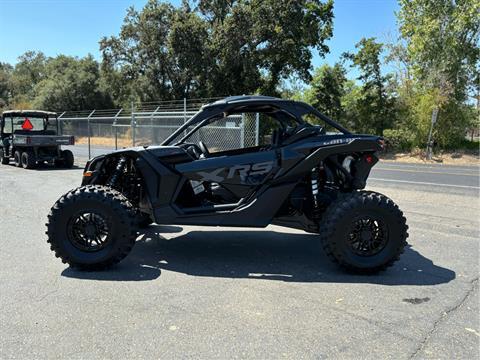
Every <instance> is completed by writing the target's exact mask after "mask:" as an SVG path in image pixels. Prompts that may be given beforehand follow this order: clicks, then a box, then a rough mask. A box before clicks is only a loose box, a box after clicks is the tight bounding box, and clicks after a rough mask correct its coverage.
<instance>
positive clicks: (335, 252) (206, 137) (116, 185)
mask: <svg viewBox="0 0 480 360" xmlns="http://www.w3.org/2000/svg"><path fill="white" fill-rule="evenodd" d="M239 114H244V115H247V114H250V115H254V116H255V117H256V114H259V115H258V117H256V118H257V119H259V124H258V126H254V128H256V129H257V130H258V129H259V130H260V135H259V136H258V138H257V139H258V142H257V141H256V142H255V143H254V144H252V143H248V144H247V146H245V143H244V142H243V143H242V142H235V141H236V140H238V139H239V138H243V137H245V138H247V134H244V135H245V136H240V135H239V134H240V133H235V132H234V130H235V129H234V128H235V127H234V126H232V123H233V122H234V121H235V118H237V119H238V118H239V117H240V116H239ZM246 117H247V116H245V118H246ZM240 118H242V117H240ZM251 118H252V117H251V116H250V119H251ZM307 120H308V121H307ZM310 121H311V122H313V123H316V124H319V123H321V125H312V124H311V123H310ZM245 122H246V120H245ZM245 122H244V123H245ZM243 125H244V124H241V125H240V127H239V128H240V129H245V127H244V126H243ZM254 125H257V124H254ZM220 130H222V133H221V135H220V136H219V133H218V131H220ZM218 139H220V140H221V141H222V142H223V144H224V145H226V146H224V148H223V149H222V148H221V146H220V143H219V142H218ZM383 147H384V141H383V139H382V138H381V137H378V136H374V135H358V134H352V133H351V132H349V131H348V130H347V129H345V128H343V127H342V126H341V125H339V124H337V123H336V122H334V121H333V120H331V119H329V118H328V117H326V116H325V115H323V114H321V113H320V112H318V111H317V110H316V109H314V108H313V107H311V106H310V105H307V104H305V103H302V102H296V101H290V100H282V99H277V98H272V97H265V96H236V97H230V98H226V99H223V100H219V101H216V102H214V103H211V104H207V105H204V106H203V107H202V108H201V110H200V111H199V112H198V113H197V114H196V115H194V116H193V117H192V118H191V119H190V120H188V121H187V122H186V123H185V124H184V125H182V126H181V127H180V128H179V129H178V130H177V131H175V132H174V133H173V134H172V135H171V136H170V137H168V138H167V139H166V140H165V141H164V142H163V144H162V146H145V147H137V148H130V149H123V150H119V151H115V152H113V153H110V154H107V155H101V156H97V157H95V158H93V159H91V160H90V161H88V162H87V164H86V166H85V170H84V173H83V179H82V184H81V186H80V187H78V188H76V189H73V190H71V191H70V192H68V193H67V194H65V195H63V196H62V197H61V198H60V199H59V200H58V201H57V202H56V203H55V204H54V206H53V207H52V208H51V211H50V213H49V215H48V221H47V224H46V225H47V235H48V242H49V243H50V247H51V249H52V250H53V251H54V252H55V255H56V256H57V257H60V258H61V259H62V261H63V262H65V263H68V264H70V265H71V266H73V267H78V268H81V269H89V270H96V269H103V268H106V267H108V266H110V265H112V264H115V263H117V262H119V261H120V260H122V259H123V258H124V257H125V256H127V254H128V253H129V252H130V250H131V249H132V247H133V245H134V244H135V240H136V238H137V235H138V232H137V231H138V227H139V226H140V227H141V226H145V225H147V224H148V223H151V222H156V223H157V224H177V225H209V226H242V227H266V226H267V225H269V224H277V225H282V226H287V227H291V228H297V229H302V230H304V231H307V232H311V233H317V234H319V237H318V238H319V242H320V243H321V244H322V246H323V248H324V250H325V251H326V253H327V254H328V256H329V257H330V258H331V259H333V260H334V261H335V262H337V263H338V264H340V265H341V266H342V267H344V268H347V269H348V270H351V271H355V272H360V273H372V272H376V271H379V270H383V269H385V268H386V267H388V266H390V265H392V264H393V263H394V262H395V261H396V260H398V259H399V256H400V254H401V253H402V252H403V249H404V248H405V246H406V245H407V242H406V239H407V237H408V233H407V229H408V226H407V225H406V220H405V217H404V216H403V213H402V212H401V211H400V209H399V208H398V206H397V205H396V204H395V203H394V202H393V201H392V200H391V199H389V198H388V197H386V196H385V195H382V194H379V193H376V192H373V191H365V190H363V189H364V188H365V185H366V182H367V178H368V176H369V174H370V170H371V168H372V167H373V166H374V165H375V164H376V163H377V161H378V158H377V152H378V151H381V150H383ZM272 246H274V244H272Z"/></svg>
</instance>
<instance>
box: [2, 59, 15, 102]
mask: <svg viewBox="0 0 480 360" xmlns="http://www.w3.org/2000/svg"><path fill="white" fill-rule="evenodd" d="M12 71H13V67H12V66H11V65H10V64H7V63H1V62H0V109H2V108H4V107H5V106H7V105H8V103H9V102H10V97H11V90H10V82H11V77H12Z"/></svg>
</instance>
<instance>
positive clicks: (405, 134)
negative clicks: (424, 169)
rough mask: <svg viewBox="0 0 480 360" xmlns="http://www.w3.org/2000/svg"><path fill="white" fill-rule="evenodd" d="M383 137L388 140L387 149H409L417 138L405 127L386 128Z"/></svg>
mask: <svg viewBox="0 0 480 360" xmlns="http://www.w3.org/2000/svg"><path fill="white" fill-rule="evenodd" d="M383 137H384V138H385V140H386V142H387V151H394V150H396V151H409V150H411V149H412V147H413V142H414V138H415V136H414V134H412V132H411V131H409V130H403V129H385V130H384V131H383Z"/></svg>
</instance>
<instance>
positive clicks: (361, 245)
mask: <svg viewBox="0 0 480 360" xmlns="http://www.w3.org/2000/svg"><path fill="white" fill-rule="evenodd" d="M347 240H348V245H349V247H350V248H351V249H352V251H353V252H354V253H355V254H357V255H359V256H373V255H376V254H378V253H379V252H380V251H382V250H383V249H384V248H385V246H386V245H387V242H388V229H387V226H386V225H385V223H384V222H383V221H381V220H379V219H376V218H374V217H371V216H362V217H360V218H357V219H355V220H354V221H353V223H352V226H351V229H350V232H349V233H348V239H347Z"/></svg>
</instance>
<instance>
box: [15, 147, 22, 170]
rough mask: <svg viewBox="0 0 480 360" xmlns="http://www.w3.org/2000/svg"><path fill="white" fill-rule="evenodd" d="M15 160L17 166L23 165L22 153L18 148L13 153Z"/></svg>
mask: <svg viewBox="0 0 480 360" xmlns="http://www.w3.org/2000/svg"><path fill="white" fill-rule="evenodd" d="M13 162H14V164H15V166H16V167H21V166H22V153H21V152H20V151H19V150H16V151H15V152H14V153H13Z"/></svg>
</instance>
